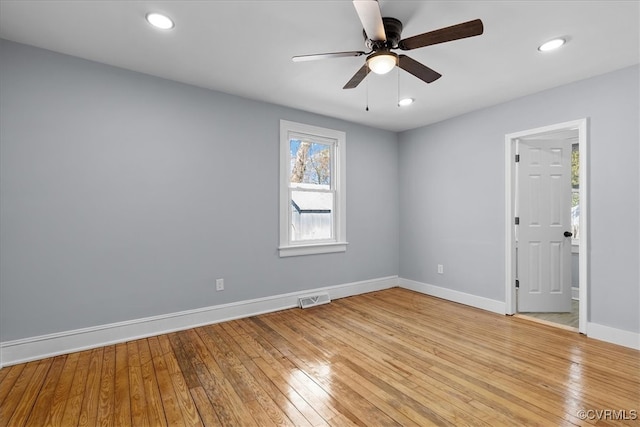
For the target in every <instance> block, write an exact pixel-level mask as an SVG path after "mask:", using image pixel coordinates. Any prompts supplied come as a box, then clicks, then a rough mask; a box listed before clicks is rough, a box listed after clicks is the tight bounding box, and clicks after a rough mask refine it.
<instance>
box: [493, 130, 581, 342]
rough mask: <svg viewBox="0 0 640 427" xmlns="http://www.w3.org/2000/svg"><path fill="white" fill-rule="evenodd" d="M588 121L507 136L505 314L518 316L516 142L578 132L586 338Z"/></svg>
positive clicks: (579, 328)
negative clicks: (534, 137) (515, 224)
mask: <svg viewBox="0 0 640 427" xmlns="http://www.w3.org/2000/svg"><path fill="white" fill-rule="evenodd" d="M587 126H588V121H587V119H586V118H583V119H578V120H573V121H569V122H564V123H558V124H554V125H550V126H543V127H539V128H535V129H529V130H525V131H521V132H515V133H510V134H507V135H505V308H506V314H515V313H516V289H515V277H516V275H515V273H516V268H515V262H516V258H515V236H514V227H513V221H514V218H515V207H514V205H515V160H514V159H515V141H516V140H517V139H518V138H524V137H530V136H533V135H537V134H543V133H548V132H555V131H561V130H570V129H577V130H578V144H579V154H580V253H579V255H578V259H579V264H580V266H579V275H580V279H579V285H578V286H579V296H580V303H579V307H580V313H579V323H578V331H579V332H580V333H582V334H585V335H587V319H588V312H587V309H588V306H589V305H588V304H587V300H588V292H587V290H588V283H589V276H588V274H589V269H588V262H589V257H588V255H589V221H588V218H589V217H588V211H589V209H588V208H589V203H588V202H589V201H588V194H589V192H588V191H587V183H588V179H587V177H588V176H589V161H588V140H587Z"/></svg>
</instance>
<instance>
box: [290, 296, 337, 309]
mask: <svg viewBox="0 0 640 427" xmlns="http://www.w3.org/2000/svg"><path fill="white" fill-rule="evenodd" d="M330 302H331V298H329V294H328V293H322V294H315V295H306V296H303V297H300V298H298V305H299V306H300V308H309V307H315V306H316V305H321V304H329V303H330Z"/></svg>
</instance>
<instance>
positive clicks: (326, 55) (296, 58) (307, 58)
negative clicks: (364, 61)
mask: <svg viewBox="0 0 640 427" xmlns="http://www.w3.org/2000/svg"><path fill="white" fill-rule="evenodd" d="M364 54H365V52H362V51H358V50H353V51H349V52H332V53H315V54H313V55H298V56H294V57H293V58H291V60H292V61H293V62H304V61H316V60H318V59H329V58H347V57H349V56H361V55H364Z"/></svg>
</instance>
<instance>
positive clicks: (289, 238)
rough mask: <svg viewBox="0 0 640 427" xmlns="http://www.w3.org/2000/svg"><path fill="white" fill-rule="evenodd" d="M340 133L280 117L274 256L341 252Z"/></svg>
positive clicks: (342, 169) (343, 202)
mask: <svg viewBox="0 0 640 427" xmlns="http://www.w3.org/2000/svg"><path fill="white" fill-rule="evenodd" d="M345 205H346V197H345V133H344V132H340V131H336V130H331V129H324V128H320V127H315V126H309V125H305V124H301V123H294V122H289V121H286V120H281V121H280V247H279V251H280V256H281V257H286V256H296V255H310V254H319V253H328V252H344V251H345V250H346V248H347V242H346V224H345V220H346V206H345Z"/></svg>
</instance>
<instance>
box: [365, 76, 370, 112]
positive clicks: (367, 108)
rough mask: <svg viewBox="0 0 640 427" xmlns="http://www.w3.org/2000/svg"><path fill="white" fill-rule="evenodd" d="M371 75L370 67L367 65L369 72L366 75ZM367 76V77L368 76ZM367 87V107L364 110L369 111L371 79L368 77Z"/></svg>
mask: <svg viewBox="0 0 640 427" xmlns="http://www.w3.org/2000/svg"><path fill="white" fill-rule="evenodd" d="M368 75H369V67H367V74H366V76H368ZM366 76H365V79H366V78H367V77H366ZM366 85H367V87H366V91H367V107H366V108H365V109H364V111H369V79H367V83H366Z"/></svg>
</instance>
